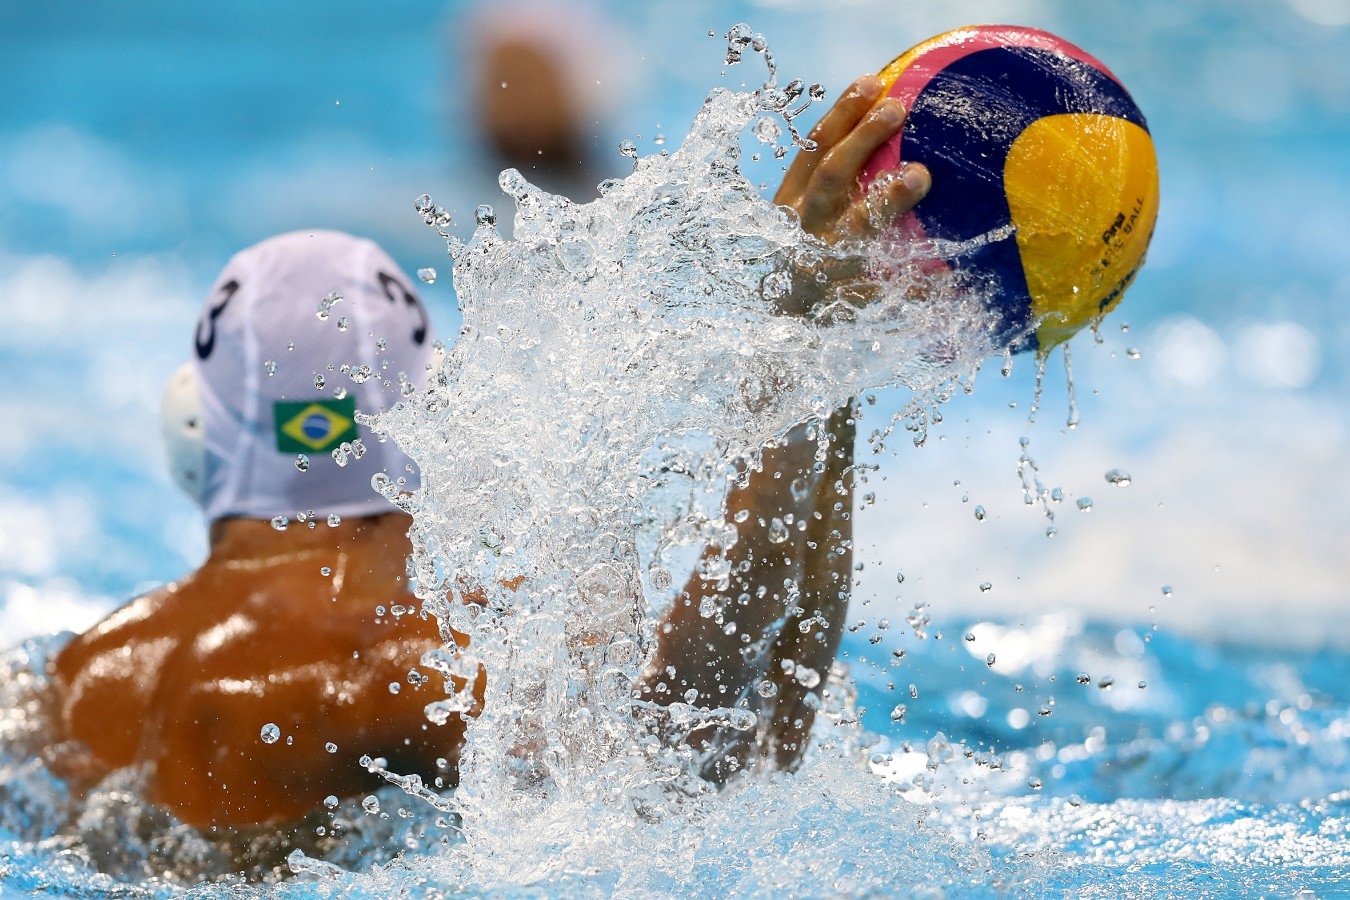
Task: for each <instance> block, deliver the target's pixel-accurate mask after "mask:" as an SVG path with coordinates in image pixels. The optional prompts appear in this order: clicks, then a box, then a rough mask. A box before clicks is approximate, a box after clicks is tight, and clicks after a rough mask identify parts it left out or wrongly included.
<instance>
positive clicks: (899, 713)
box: [891, 703, 908, 722]
mask: <svg viewBox="0 0 1350 900" xmlns="http://www.w3.org/2000/svg"><path fill="white" fill-rule="evenodd" d="M906 712H908V710H906V709H905V704H903V703H898V704H896V706H895V709H893V710H891V721H892V722H903V721H905V713H906Z"/></svg>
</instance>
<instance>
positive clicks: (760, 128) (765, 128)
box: [750, 116, 783, 144]
mask: <svg viewBox="0 0 1350 900" xmlns="http://www.w3.org/2000/svg"><path fill="white" fill-rule="evenodd" d="M750 133H751V134H753V135H754V136H755V137H756V138H757V139H758V140H759V142H760V143H761V144H776V143H778V139H779V138H780V137H782V136H783V128H782V126H781V125H779V124H778V120H777V119H776V118H774V117H772V116H760V117H759V118H758V119H756V120H755V124H754V125H752V126H750Z"/></svg>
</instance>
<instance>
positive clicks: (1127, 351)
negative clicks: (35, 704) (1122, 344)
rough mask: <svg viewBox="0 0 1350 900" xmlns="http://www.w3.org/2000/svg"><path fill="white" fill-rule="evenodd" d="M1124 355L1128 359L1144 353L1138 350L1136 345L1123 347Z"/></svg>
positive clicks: (1137, 357)
mask: <svg viewBox="0 0 1350 900" xmlns="http://www.w3.org/2000/svg"><path fill="white" fill-rule="evenodd" d="M1125 355H1126V356H1128V357H1129V358H1130V359H1139V358H1140V357H1142V356H1143V355H1144V354H1143V353H1141V352H1139V348H1138V347H1127V348H1126V349H1125Z"/></svg>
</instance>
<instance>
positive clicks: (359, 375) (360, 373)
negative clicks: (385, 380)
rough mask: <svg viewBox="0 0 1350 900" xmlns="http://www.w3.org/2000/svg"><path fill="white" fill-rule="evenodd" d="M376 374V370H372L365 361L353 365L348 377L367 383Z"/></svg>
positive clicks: (360, 382)
mask: <svg viewBox="0 0 1350 900" xmlns="http://www.w3.org/2000/svg"><path fill="white" fill-rule="evenodd" d="M374 374H375V372H374V371H372V370H371V368H370V366H367V365H365V364H364V363H363V364H361V365H359V366H353V367H352V368H351V369H349V370H348V372H347V377H348V378H350V379H351V380H352V381H355V382H356V383H357V384H365V383H366V382H367V381H369V380H370V379H371V377H372V376H373V375H374Z"/></svg>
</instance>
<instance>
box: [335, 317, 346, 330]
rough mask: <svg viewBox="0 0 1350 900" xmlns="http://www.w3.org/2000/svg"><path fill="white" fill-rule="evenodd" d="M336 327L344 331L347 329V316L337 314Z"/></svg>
mask: <svg viewBox="0 0 1350 900" xmlns="http://www.w3.org/2000/svg"><path fill="white" fill-rule="evenodd" d="M337 327H338V331H346V330H347V317H346V316H339V317H338V320H337Z"/></svg>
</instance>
